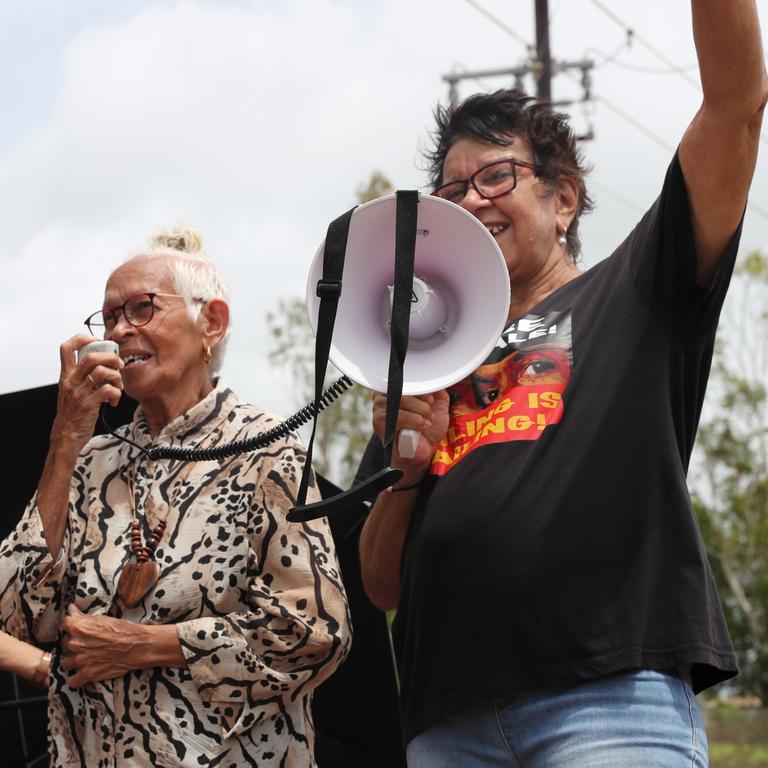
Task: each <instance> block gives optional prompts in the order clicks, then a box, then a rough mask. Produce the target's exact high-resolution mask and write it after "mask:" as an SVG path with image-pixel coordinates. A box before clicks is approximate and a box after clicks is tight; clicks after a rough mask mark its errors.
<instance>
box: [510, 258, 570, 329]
mask: <svg viewBox="0 0 768 768" xmlns="http://www.w3.org/2000/svg"><path fill="white" fill-rule="evenodd" d="M581 274H582V272H581V270H580V269H579V268H578V267H577V266H576V265H575V264H574V263H573V262H571V261H568V262H565V261H561V260H558V261H557V262H555V263H554V264H553V265H552V267H551V268H550V269H548V270H547V271H545V272H539V273H537V274H536V275H533V276H531V277H530V278H528V279H525V280H521V281H519V282H517V281H514V280H510V301H509V316H508V317H507V322H508V323H509V322H512V320H514V319H515V318H517V317H522V316H523V315H524V314H525V313H526V312H528V311H529V310H530V309H531V308H532V307H535V306H536V305H537V304H538V303H539V302H540V301H543V300H544V299H546V298H547V296H549V295H550V294H551V293H554V292H555V291H556V290H557V289H558V288H562V287H563V286H564V285H565V284H566V283H570V282H571V280H573V279H574V278H576V277H578V276H579V275H581Z"/></svg>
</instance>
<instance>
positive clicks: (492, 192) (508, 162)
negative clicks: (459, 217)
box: [432, 157, 537, 205]
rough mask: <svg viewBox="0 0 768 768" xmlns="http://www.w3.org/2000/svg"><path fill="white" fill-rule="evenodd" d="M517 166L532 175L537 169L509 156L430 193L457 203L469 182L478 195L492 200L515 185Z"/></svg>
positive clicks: (466, 190) (461, 198)
mask: <svg viewBox="0 0 768 768" xmlns="http://www.w3.org/2000/svg"><path fill="white" fill-rule="evenodd" d="M518 168H521V169H525V170H526V171H531V172H532V173H533V174H534V175H535V174H536V171H537V169H536V166H535V165H533V164H532V163H526V162H524V161H523V160H515V158H513V157H509V158H506V159H505V160H496V161H495V162H493V163H488V165H484V166H483V167H482V168H480V169H479V170H477V171H475V172H474V173H473V174H472V175H471V176H470V177H469V178H468V179H459V180H457V181H449V182H448V183H447V184H442V185H441V186H439V187H438V188H437V189H436V190H434V191H433V192H432V194H433V195H435V196H436V197H442V198H443V200H449V201H450V202H452V203H456V204H457V205H458V204H459V203H461V201H462V200H463V199H464V198H465V197H466V196H467V192H468V191H469V185H470V184H471V185H472V186H473V187H474V188H475V190H476V191H477V194H478V195H480V197H482V198H484V199H486V200H493V198H494V197H501V196H502V195H506V194H507V192H511V191H512V190H513V189H514V188H515V187H516V186H517V177H518V175H519V174H520V171H518Z"/></svg>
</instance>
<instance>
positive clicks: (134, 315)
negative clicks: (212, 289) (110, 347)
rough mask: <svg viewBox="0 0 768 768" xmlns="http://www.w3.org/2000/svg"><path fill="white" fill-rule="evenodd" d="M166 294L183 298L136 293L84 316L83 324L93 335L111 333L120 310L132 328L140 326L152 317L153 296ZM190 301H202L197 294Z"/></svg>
mask: <svg viewBox="0 0 768 768" xmlns="http://www.w3.org/2000/svg"><path fill="white" fill-rule="evenodd" d="M156 296H167V297H169V298H175V299H183V298H184V297H183V296H181V295H179V294H178V293H137V294H136V295H135V296H131V297H130V298H129V299H126V301H124V302H123V303H122V304H120V306H118V307H112V308H111V309H100V310H99V311H98V312H94V313H93V314H92V315H90V316H89V317H87V318H86V320H85V324H86V325H87V326H88V330H89V331H90V332H91V334H92V335H94V336H99V335H106V334H107V333H112V331H113V330H114V329H115V326H116V325H117V313H118V312H122V313H123V317H124V318H125V319H126V321H127V322H128V323H130V324H131V325H132V326H133V327H134V328H141V326H142V325H146V324H147V323H149V321H150V320H151V319H152V318H153V317H154V314H155V297H156ZM192 301H203V302H204V299H202V298H200V297H199V296H194V297H193V298H192Z"/></svg>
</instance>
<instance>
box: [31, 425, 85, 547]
mask: <svg viewBox="0 0 768 768" xmlns="http://www.w3.org/2000/svg"><path fill="white" fill-rule="evenodd" d="M79 451H80V449H79V447H77V446H76V445H70V444H69V443H68V442H66V441H58V440H57V439H56V437H55V435H51V446H50V448H49V450H48V456H47V457H46V459H45V466H44V468H43V474H42V476H41V478H40V484H39V485H38V487H37V509H38V512H39V514H40V520H41V521H42V524H43V535H44V536H45V542H46V544H47V545H48V550H49V552H50V553H51V556H52V557H53V558H54V559H56V557H57V556H58V554H59V549H61V542H62V540H63V539H64V533H65V531H66V530H67V515H68V506H69V488H70V484H71V482H72V473H73V472H74V469H75V464H76V463H77V457H78V454H79Z"/></svg>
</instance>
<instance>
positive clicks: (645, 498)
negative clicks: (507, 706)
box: [358, 158, 740, 743]
mask: <svg viewBox="0 0 768 768" xmlns="http://www.w3.org/2000/svg"><path fill="white" fill-rule="evenodd" d="M739 234H740V232H737V233H736V234H735V235H734V237H733V239H732V241H731V243H730V245H729V246H728V249H727V252H726V253H725V255H724V258H723V261H722V263H721V266H720V268H719V270H718V272H717V274H716V276H715V278H714V280H713V282H712V284H711V285H710V286H708V287H707V288H702V287H699V286H697V285H696V282H695V273H696V257H695V250H694V244H693V236H692V232H691V224H690V214H689V209H688V200H687V195H686V191H685V186H684V181H683V176H682V171H681V169H680V165H679V162H678V160H677V158H675V159H674V160H673V162H672V164H671V166H670V168H669V171H668V173H667V177H666V180H665V184H664V188H663V190H662V193H661V196H660V197H659V199H658V200H657V201H656V203H655V204H654V205H653V207H652V208H651V209H650V210H649V212H648V213H647V214H646V215H645V216H644V217H643V219H642V220H641V221H640V223H639V224H638V225H637V227H636V228H635V229H634V230H633V232H632V233H631V234H630V235H629V237H628V238H627V239H626V240H625V241H624V242H623V243H622V244H621V245H620V246H619V248H618V249H617V250H616V251H615V252H614V253H613V254H612V255H611V256H610V257H609V258H607V259H605V260H604V261H602V262H600V263H599V264H597V265H596V266H595V267H593V268H592V269H590V270H588V271H587V272H585V273H583V274H582V275H580V276H579V277H577V278H576V279H574V280H573V281H571V282H570V283H568V284H566V285H564V286H563V287H561V288H560V289H558V290H557V291H555V292H554V293H552V294H550V295H549V296H548V297H547V298H546V299H544V300H543V301H542V302H540V303H539V304H538V305H537V306H536V307H534V308H532V309H531V310H530V312H528V313H527V314H526V316H525V317H523V318H518V319H517V320H516V321H515V322H514V323H513V324H512V325H511V326H510V328H509V329H507V331H505V333H504V334H503V336H502V339H501V340H500V341H499V345H498V346H497V348H496V349H495V350H494V351H493V353H492V354H491V355H490V356H489V359H488V361H487V362H486V363H485V364H484V365H483V366H481V367H480V368H479V369H478V371H476V372H475V374H473V375H472V376H471V377H469V378H468V379H467V380H465V381H463V382H461V383H460V384H458V385H457V386H456V387H454V388H452V390H451V413H452V416H451V426H450V428H449V434H448V437H447V438H446V440H445V441H444V444H443V445H441V446H440V447H439V448H438V450H437V451H436V453H435V458H434V459H433V465H432V470H431V473H432V474H431V475H430V478H429V480H428V481H427V482H426V483H425V486H424V488H423V490H422V492H421V494H420V496H419V500H418V503H417V507H416V509H415V511H414V514H413V519H412V523H411V528H410V531H409V534H408V538H407V541H406V545H405V549H404V552H403V559H402V566H401V569H402V573H401V593H400V601H399V605H398V610H397V616H396V619H395V624H394V630H393V634H394V643H395V649H396V653H397V658H398V665H399V670H400V681H401V686H402V689H401V710H402V721H403V738H404V740H405V742H406V743H407V741H409V740H410V739H411V738H412V737H413V736H414V735H416V734H417V733H419V732H420V731H421V730H423V729H424V728H425V727H427V726H428V725H429V724H431V723H433V722H435V721H436V720H438V719H439V718H440V717H441V716H443V715H444V714H445V713H448V712H456V711H460V710H461V708H462V707H463V706H465V705H466V704H467V703H468V702H471V701H473V700H477V699H484V700H488V699H493V698H498V697H505V696H514V695H516V694H519V693H523V692H528V691H532V690H537V689H541V688H545V687H548V686H561V685H568V684H570V683H574V682H578V681H580V680H585V679H589V678H593V677H596V676H600V675H605V674H610V673H611V672H615V671H619V670H622V669H628V668H654V669H688V668H690V673H691V680H692V683H693V687H694V690H696V691H699V690H701V689H703V688H706V687H708V686H711V685H713V684H715V683H717V682H719V681H721V680H724V679H727V678H729V677H732V676H733V675H734V674H736V662H735V658H734V654H733V648H732V646H731V642H730V639H729V636H728V631H727V628H726V625H725V621H724V618H723V614H722V610H721V607H720V603H719V599H718V595H717V590H716V587H715V583H714V580H713V577H712V573H711V571H710V568H709V564H708V561H707V557H706V553H705V551H704V546H703V544H702V539H701V535H700V532H699V529H698V525H697V522H696V518H695V515H694V511H693V508H692V505H691V501H690V497H689V494H688V489H687V485H686V472H687V468H688V461H689V458H690V454H691V449H692V446H693V442H694V437H695V434H696V428H697V425H698V420H699V415H700V412H701V406H702V401H703V397H704V390H705V386H706V382H707V378H708V374H709V368H710V362H711V357H712V350H713V345H714V337H715V330H716V326H717V320H718V317H719V313H720V308H721V305H722V302H723V299H724V296H725V293H726V289H727V286H728V282H729V279H730V275H731V272H732V269H733V264H734V260H735V256H736V251H737V245H738V239H739ZM380 463H383V452H382V450H381V448H380V446H379V444H378V441H377V440H375V439H373V440H372V441H371V443H370V444H369V448H368V450H367V452H366V455H365V457H364V459H363V462H362V464H361V469H360V472H359V473H358V474H359V476H364V475H366V474H369V473H370V472H371V471H372V470H373V469H375V468H376V466H377V465H379V464H380Z"/></svg>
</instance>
